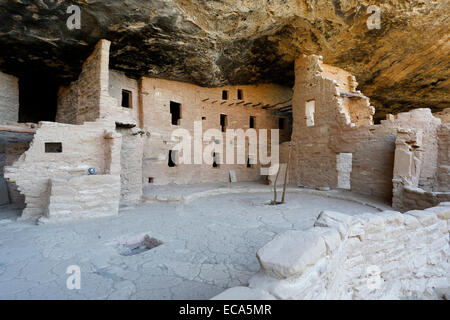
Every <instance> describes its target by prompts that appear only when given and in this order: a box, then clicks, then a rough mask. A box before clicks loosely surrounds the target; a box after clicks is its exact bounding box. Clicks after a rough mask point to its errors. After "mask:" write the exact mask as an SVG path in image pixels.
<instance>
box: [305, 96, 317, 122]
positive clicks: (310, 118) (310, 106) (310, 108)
mask: <svg viewBox="0 0 450 320" xmlns="http://www.w3.org/2000/svg"><path fill="white" fill-rule="evenodd" d="M315 112H316V101H315V100H310V101H307V102H306V107H305V117H306V126H307V127H312V126H314V124H315V121H314V113H315Z"/></svg>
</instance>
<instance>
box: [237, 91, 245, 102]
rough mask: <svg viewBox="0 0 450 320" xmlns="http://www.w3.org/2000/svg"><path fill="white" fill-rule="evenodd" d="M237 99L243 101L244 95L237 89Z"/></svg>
mask: <svg viewBox="0 0 450 320" xmlns="http://www.w3.org/2000/svg"><path fill="white" fill-rule="evenodd" d="M237 98H238V100H243V99H244V93H243V92H242V89H238V91H237Z"/></svg>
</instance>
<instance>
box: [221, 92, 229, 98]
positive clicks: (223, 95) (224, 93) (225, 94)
mask: <svg viewBox="0 0 450 320" xmlns="http://www.w3.org/2000/svg"><path fill="white" fill-rule="evenodd" d="M222 100H228V91H227V90H222Z"/></svg>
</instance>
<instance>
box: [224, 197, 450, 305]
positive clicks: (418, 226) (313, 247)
mask: <svg viewBox="0 0 450 320" xmlns="http://www.w3.org/2000/svg"><path fill="white" fill-rule="evenodd" d="M449 231H450V203H448V202H446V203H441V204H440V206H437V207H433V208H429V209H426V210H423V211H421V210H414V211H409V212H407V213H405V214H401V213H400V212H395V211H383V212H381V213H376V214H373V213H363V214H361V215H355V216H348V215H346V214H343V213H338V212H332V211H323V212H321V214H320V215H319V217H318V218H317V220H316V222H315V224H314V228H312V229H309V230H306V231H296V230H290V231H286V232H284V233H281V234H279V235H277V236H276V237H275V238H274V239H273V240H272V241H271V242H269V243H268V244H266V245H265V246H264V247H263V248H261V249H259V250H258V253H257V257H258V260H259V262H260V265H261V270H260V272H259V273H258V274H256V275H255V276H253V277H252V278H251V279H250V281H249V287H250V290H248V292H247V293H246V294H244V295H242V294H241V295H240V296H239V297H238V298H239V299H246V295H247V296H248V295H249V294H250V293H251V294H252V296H253V297H255V296H256V297H261V298H267V297H270V296H271V297H272V298H274V299H405V298H416V299H433V298H437V295H436V292H435V289H447V288H448V287H449V286H450V282H449V278H448V274H449V271H450V264H449V257H450V247H449ZM233 292H236V293H239V292H242V290H236V289H234V288H232V289H229V290H228V293H227V297H228V298H229V299H230V298H233ZM225 293H226V292H225Z"/></svg>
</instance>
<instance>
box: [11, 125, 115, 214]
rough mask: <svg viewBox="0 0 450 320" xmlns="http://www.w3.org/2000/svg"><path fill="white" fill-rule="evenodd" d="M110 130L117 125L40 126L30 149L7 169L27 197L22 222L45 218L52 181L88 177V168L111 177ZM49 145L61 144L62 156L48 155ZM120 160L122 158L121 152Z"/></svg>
mask: <svg viewBox="0 0 450 320" xmlns="http://www.w3.org/2000/svg"><path fill="white" fill-rule="evenodd" d="M108 128H109V130H115V126H114V122H111V121H105V120H103V121H98V122H86V123H85V124H84V125H70V124H61V123H53V122H41V123H40V124H39V128H38V130H37V132H36V134H35V136H34V139H33V141H32V143H31V145H30V148H29V149H28V150H27V151H26V152H25V153H24V154H22V155H21V156H20V158H19V159H18V160H17V161H16V162H14V163H13V164H12V165H11V166H7V167H6V168H5V178H7V179H8V180H9V181H11V182H14V183H15V184H16V185H17V186H18V189H19V191H20V192H21V193H22V194H24V195H25V201H26V204H27V206H26V208H25V209H24V211H23V213H22V217H23V218H28V217H36V216H42V215H44V214H45V210H46V208H47V206H48V199H49V196H50V184H49V181H50V179H54V178H68V177H74V176H80V175H87V174H88V171H87V170H88V169H89V168H95V169H96V171H97V173H98V174H108V173H109V172H107V169H108V167H109V166H110V164H109V162H110V160H108V159H110V158H111V156H110V155H107V152H108V149H107V147H106V142H105V141H106V140H105V130H108ZM46 143H61V146H62V152H60V153H48V152H46V151H45V150H46V149H45V148H46V147H45V144H46ZM119 150H120V149H119ZM117 156H119V157H120V151H119V152H118V153H117ZM119 163H120V159H119Z"/></svg>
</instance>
